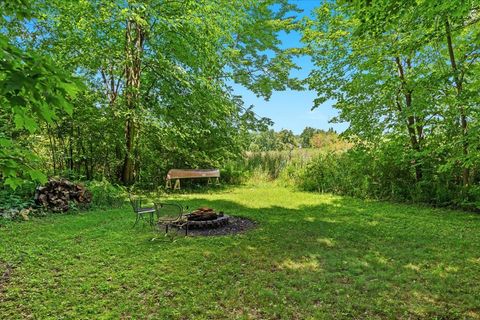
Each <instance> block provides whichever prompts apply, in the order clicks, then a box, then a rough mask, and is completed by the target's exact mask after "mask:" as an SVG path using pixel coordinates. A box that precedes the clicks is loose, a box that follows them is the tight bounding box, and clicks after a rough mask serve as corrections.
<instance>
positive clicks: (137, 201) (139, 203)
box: [128, 193, 142, 212]
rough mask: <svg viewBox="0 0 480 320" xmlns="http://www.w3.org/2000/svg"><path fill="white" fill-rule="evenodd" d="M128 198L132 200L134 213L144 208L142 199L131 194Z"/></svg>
mask: <svg viewBox="0 0 480 320" xmlns="http://www.w3.org/2000/svg"><path fill="white" fill-rule="evenodd" d="M128 198H129V199H130V204H131V205H132V209H133V211H135V212H137V211H138V210H139V209H140V208H141V207H142V199H141V198H139V197H136V196H133V195H132V194H130V193H129V194H128Z"/></svg>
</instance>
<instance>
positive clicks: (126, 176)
mask: <svg viewBox="0 0 480 320" xmlns="http://www.w3.org/2000/svg"><path fill="white" fill-rule="evenodd" d="M125 40H126V41H125V53H126V59H125V60H126V65H125V78H126V83H125V102H126V107H127V119H126V121H125V158H124V161H123V168H122V176H121V181H122V182H123V184H125V185H130V184H132V183H133V181H134V168H135V165H134V154H133V151H134V146H135V135H136V132H135V129H136V128H135V125H136V124H135V111H136V110H137V108H138V105H139V97H140V73H141V63H142V53H143V44H144V41H145V32H144V30H143V27H142V25H141V24H139V23H138V22H136V21H133V20H128V21H127V28H126V32H125Z"/></svg>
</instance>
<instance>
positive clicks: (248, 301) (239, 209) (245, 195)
mask: <svg viewBox="0 0 480 320" xmlns="http://www.w3.org/2000/svg"><path fill="white" fill-rule="evenodd" d="M176 199H177V200H178V201H180V202H182V203H183V204H185V205H189V206H190V207H196V206H210V207H214V208H216V209H219V210H223V211H225V212H226V213H229V214H232V215H240V216H244V217H248V218H251V219H254V220H256V221H257V222H258V227H257V228H256V229H254V230H252V231H250V232H248V233H246V234H241V235H235V236H222V237H186V238H185V237H181V236H179V237H177V238H175V241H173V242H172V241H170V240H169V239H168V238H165V237H163V236H161V235H160V236H158V235H157V236H158V239H157V240H154V241H152V238H153V237H154V234H153V232H152V231H151V230H150V229H149V228H148V227H145V228H142V227H138V228H135V229H132V228H131V226H132V223H133V221H134V215H133V213H131V212H130V211H129V210H128V209H127V208H125V209H118V210H111V211H92V212H85V213H81V214H75V215H73V214H72V215H56V216H50V217H47V218H42V219H35V220H31V221H28V222H24V223H9V224H7V225H6V226H3V227H1V228H0V241H1V246H0V277H1V278H0V319H29V318H32V319H480V216H479V215H475V214H470V213H464V212H458V211H448V210H436V209H429V208H422V207H418V206H408V205H399V204H388V203H378V202H365V201H360V200H355V199H351V198H343V197H337V196H331V195H318V194H311V193H302V192H297V191H292V190H289V189H284V188H281V187H276V186H273V185H264V186H258V187H251V186H247V187H241V188H235V189H231V190H227V191H222V192H219V193H213V194H194V195H186V196H177V198H176ZM2 274H3V276H2Z"/></svg>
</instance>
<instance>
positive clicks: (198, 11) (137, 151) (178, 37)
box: [0, 0, 299, 187]
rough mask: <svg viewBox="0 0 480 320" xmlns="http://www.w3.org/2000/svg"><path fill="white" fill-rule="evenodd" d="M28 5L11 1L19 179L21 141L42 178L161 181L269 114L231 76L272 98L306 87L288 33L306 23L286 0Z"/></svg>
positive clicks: (210, 163) (6, 110) (8, 178)
mask: <svg viewBox="0 0 480 320" xmlns="http://www.w3.org/2000/svg"><path fill="white" fill-rule="evenodd" d="M24 5H25V3H24V2H22V1H20V2H19V3H18V5H11V4H8V5H7V2H2V6H4V7H5V8H6V9H8V10H9V11H3V13H2V14H3V16H2V20H1V30H2V31H1V33H2V35H1V36H2V38H1V44H2V54H3V56H2V59H0V61H2V64H3V65H2V70H1V72H2V73H1V76H0V81H1V83H2V88H1V89H2V91H1V92H0V93H1V98H2V99H3V100H5V99H7V100H8V101H7V102H8V104H6V105H5V103H3V102H2V118H1V122H0V124H1V125H2V127H4V128H6V129H5V130H2V132H5V133H2V135H6V137H5V138H3V137H2V138H1V139H2V140H0V142H1V144H2V149H1V150H2V151H1V154H0V156H1V159H2V162H1V163H2V177H3V179H2V180H3V182H4V183H6V184H10V185H12V186H15V185H18V184H19V183H21V181H20V178H21V174H20V172H21V171H25V170H22V169H24V167H21V166H26V165H27V164H25V163H24V161H21V160H20V159H21V158H23V157H26V155H24V154H23V153H25V152H27V151H26V150H25V149H17V148H13V146H14V143H15V145H17V144H18V145H20V146H21V145H25V146H27V145H28V148H29V149H30V150H33V153H35V154H37V159H38V160H39V161H38V163H37V164H36V165H34V164H33V162H32V161H30V162H29V164H28V165H29V166H32V168H33V169H34V170H33V169H32V170H31V171H28V172H27V173H29V174H30V176H31V178H36V179H37V180H38V181H40V182H43V181H44V180H45V177H46V175H62V176H67V177H70V178H74V179H87V180H92V179H98V180H101V179H103V178H106V179H108V180H109V181H111V182H121V183H123V184H126V185H129V184H132V183H134V182H137V183H139V184H141V185H143V186H144V187H149V186H152V185H153V186H155V185H158V184H162V181H163V178H164V176H165V172H166V170H168V169H169V168H171V167H187V168H188V167H219V166H221V165H222V164H224V163H225V162H226V161H227V160H229V159H232V158H235V157H238V156H239V155H240V154H241V150H243V148H244V147H245V146H246V143H247V133H248V131H249V130H252V129H257V128H258V127H259V126H262V125H263V124H264V123H265V122H266V121H267V120H266V119H258V118H256V117H255V115H254V114H253V112H252V111H251V109H249V108H245V107H243V103H242V101H241V100H240V99H239V98H238V97H236V96H234V95H233V94H232V91H231V89H230V87H229V83H231V82H232V81H233V82H236V83H239V84H242V85H243V86H245V87H247V88H249V89H251V90H252V91H253V92H255V93H256V94H258V95H261V96H264V97H268V96H269V95H270V94H271V92H272V90H282V89H285V88H287V87H291V88H299V83H298V81H296V80H294V79H290V78H289V70H290V69H291V68H292V67H295V65H294V64H293V63H292V62H291V58H292V52H289V51H288V50H284V49H281V48H280V41H279V40H278V39H277V34H278V32H279V31H281V30H284V31H286V32H289V31H290V30H292V29H295V28H296V27H297V25H296V23H295V21H294V19H293V18H290V17H288V14H290V13H291V12H294V10H295V8H294V7H293V6H292V5H289V4H288V3H287V2H286V1H283V0H280V1H274V0H272V1H270V0H269V1H261V2H258V1H215V2H213V1H162V0H156V1H153V0H152V1H128V2H125V1H116V0H110V1H101V2H100V1H79V2H71V1H48V2H44V1H31V2H29V7H26V6H24ZM292 10H293V11H292ZM20 11H22V12H23V11H25V13H22V14H19V12H20ZM267 51H268V54H267ZM3 57H5V58H3ZM47 57H48V58H47ZM47 59H48V63H43V62H42V61H43V60H45V61H47ZM34 61H35V63H33V62H34ZM68 76H75V77H77V78H78V79H79V80H81V82H83V83H84V86H83V87H82V88H81V90H78V87H76V86H74V85H73V84H70V82H69V79H68ZM5 90H6V91H5ZM36 90H37V91H36ZM13 91H15V92H14V93H13V94H12V92H13ZM12 97H13V98H12ZM59 111H62V112H59ZM13 128H15V129H13ZM25 129H26V130H25ZM22 152H23V153H22ZM33 153H32V152H31V153H29V154H28V157H29V158H31V159H33V155H31V154H33ZM3 159H6V160H3ZM39 168H42V170H39Z"/></svg>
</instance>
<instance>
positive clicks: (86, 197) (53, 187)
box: [35, 179, 92, 212]
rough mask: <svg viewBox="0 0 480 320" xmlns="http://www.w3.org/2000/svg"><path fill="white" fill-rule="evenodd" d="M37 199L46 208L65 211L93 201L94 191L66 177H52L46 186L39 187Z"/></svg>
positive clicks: (36, 193)
mask: <svg viewBox="0 0 480 320" xmlns="http://www.w3.org/2000/svg"><path fill="white" fill-rule="evenodd" d="M35 201H36V202H37V204H39V205H41V206H43V207H44V208H45V209H48V210H51V211H55V212H65V211H68V209H70V207H71V206H72V204H73V205H75V206H85V205H87V204H89V203H90V202H91V201H92V193H91V192H90V191H88V190H87V189H86V188H85V187H84V186H82V185H80V184H75V183H73V182H71V181H68V180H66V179H59V180H57V179H51V180H49V181H48V182H47V184H46V185H45V186H42V187H38V188H37V190H36V192H35Z"/></svg>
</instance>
